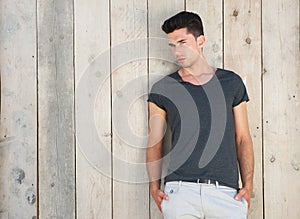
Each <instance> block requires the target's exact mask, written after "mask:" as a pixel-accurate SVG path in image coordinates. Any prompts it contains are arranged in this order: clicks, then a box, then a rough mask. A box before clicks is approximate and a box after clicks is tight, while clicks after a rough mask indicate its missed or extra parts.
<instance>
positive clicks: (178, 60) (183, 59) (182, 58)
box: [177, 57, 185, 63]
mask: <svg viewBox="0 0 300 219" xmlns="http://www.w3.org/2000/svg"><path fill="white" fill-rule="evenodd" d="M184 61H185V58H184V57H180V58H177V62H179V63H181V62H184Z"/></svg>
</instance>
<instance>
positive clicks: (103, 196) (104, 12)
mask: <svg viewBox="0 0 300 219" xmlns="http://www.w3.org/2000/svg"><path fill="white" fill-rule="evenodd" d="M74 3H75V17H74V19H75V73H76V84H77V86H76V93H77V94H78V95H80V94H82V93H83V92H82V90H81V89H82V88H83V89H84V90H86V91H87V93H93V90H92V89H91V86H90V84H84V85H83V86H81V83H83V81H84V79H85V78H88V81H91V80H94V79H95V78H93V76H89V75H88V74H89V73H90V68H89V67H91V65H93V64H95V63H98V64H96V66H95V68H97V69H98V70H99V69H101V67H102V66H103V65H105V66H108V67H107V70H108V71H107V72H103V74H105V73H106V74H107V76H109V74H110V72H109V65H110V60H109V56H110V49H109V46H110V45H109V44H110V32H109V16H110V14H109V1H102V0H88V1H86V0H75V2H74ZM103 55H104V56H106V57H107V59H103ZM99 60H101V62H99ZM97 65H99V66H97ZM98 67H99V68H98ZM97 79H98V78H96V80H97ZM106 79H107V80H105V81H103V82H99V83H97V84H98V87H99V89H100V93H99V94H98V98H97V97H94V98H92V97H89V96H84V97H83V98H84V99H86V100H87V101H88V105H89V106H93V107H91V109H90V111H87V112H86V113H85V112H84V111H81V109H85V108H86V107H87V105H86V104H85V103H84V102H83V101H81V99H80V98H76V101H75V104H76V127H77V129H76V136H77V141H76V148H77V153H76V154H77V159H76V190H77V196H76V198H77V218H83V219H84V218H86V219H91V218H95V219H97V218H104V219H110V218H111V217H112V191H111V177H109V174H105V173H103V172H102V171H101V169H99V168H97V167H99V166H100V165H98V162H95V161H97V160H98V161H101V159H102V158H101V154H103V148H102V150H101V149H99V144H98V142H97V138H91V135H90V134H85V133H93V130H92V129H93V127H94V126H92V125H85V124H82V123H81V121H79V120H80V119H81V118H82V119H83V120H86V119H87V116H86V115H88V114H93V113H94V114H95V121H93V122H95V124H96V128H97V130H98V133H99V134H98V135H96V137H98V136H99V137H100V138H101V141H102V144H103V145H105V146H106V148H107V150H108V151H109V152H110V151H111V134H110V132H111V125H110V124H111V106H110V101H111V94H110V80H109V77H107V78H106ZM98 80H99V79H98ZM87 113H88V114H87ZM82 130H83V131H82ZM82 135H83V136H82ZM81 136H82V137H83V138H84V139H89V138H91V139H90V143H89V144H86V143H85V141H82V140H81ZM98 152H99V153H98ZM93 154H94V156H93V157H91V155H93ZM109 158H110V157H109ZM104 165H106V166H108V167H109V169H110V168H111V161H110V160H109V162H108V163H106V164H104ZM110 174H111V173H110Z"/></svg>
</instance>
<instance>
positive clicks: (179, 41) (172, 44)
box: [169, 39, 186, 46]
mask: <svg viewBox="0 0 300 219" xmlns="http://www.w3.org/2000/svg"><path fill="white" fill-rule="evenodd" d="M185 41H186V39H182V40H178V41H177V42H176V43H183V42H185ZM174 45H175V44H174V43H171V42H169V46H174Z"/></svg>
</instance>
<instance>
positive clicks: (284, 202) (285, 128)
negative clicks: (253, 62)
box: [262, 0, 300, 219]
mask: <svg viewBox="0 0 300 219" xmlns="http://www.w3.org/2000/svg"><path fill="white" fill-rule="evenodd" d="M262 8H263V11H262V14H263V18H262V23H263V36H262V37H263V39H262V40H263V96H264V98H263V125H264V132H263V133H264V161H265V162H264V179H265V180H264V197H265V203H264V204H265V205H264V206H265V209H264V210H265V218H274V219H277V218H278V219H279V218H289V219H296V218H299V215H300V208H299V206H298V204H297V203H299V194H300V183H299V182H300V172H299V168H300V147H299V142H300V130H299V127H300V119H299V115H300V107H299V96H300V88H299V85H300V74H299V71H300V61H299V60H300V50H299V1H297V0H275V1H272V3H271V4H270V2H269V1H263V7H262Z"/></svg>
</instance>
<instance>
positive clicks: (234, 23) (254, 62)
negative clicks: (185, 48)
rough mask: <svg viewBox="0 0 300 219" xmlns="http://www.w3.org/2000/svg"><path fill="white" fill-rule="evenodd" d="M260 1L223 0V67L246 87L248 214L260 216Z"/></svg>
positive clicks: (250, 216) (252, 216)
mask: <svg viewBox="0 0 300 219" xmlns="http://www.w3.org/2000/svg"><path fill="white" fill-rule="evenodd" d="M260 2H261V1H260V0H249V1H244V2H241V1H237V0H230V1H226V3H225V4H224V6H225V7H224V16H225V18H224V22H225V23H224V24H225V25H224V28H225V30H224V33H225V34H224V67H225V68H227V69H231V70H233V71H235V72H236V73H238V74H239V75H240V76H241V77H242V78H243V80H244V83H245V84H246V87H247V89H248V93H249V97H250V102H249V103H248V104H247V107H248V117H249V126H250V132H251V136H252V140H253V146H254V153H255V154H254V156H255V170H254V171H255V174H254V187H253V195H252V197H251V206H252V207H251V208H250V210H249V218H262V217H263V216H262V214H263V209H262V205H263V199H262V171H261V170H262V124H261V110H262V105H261V40H260V39H261V3H260Z"/></svg>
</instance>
